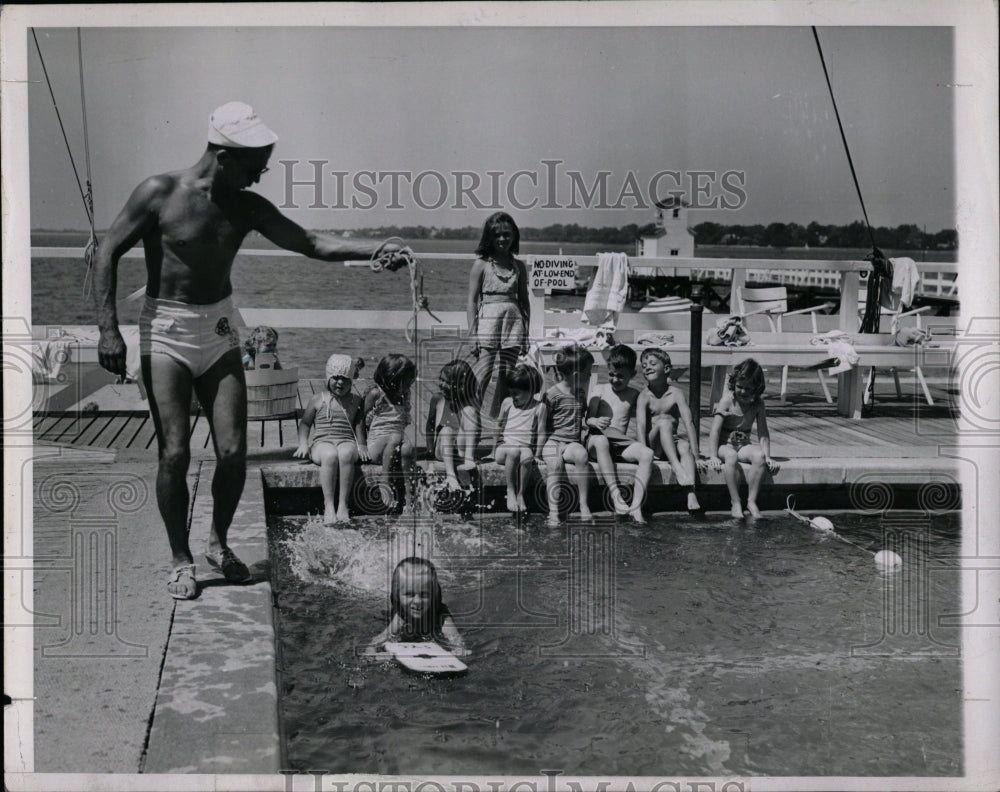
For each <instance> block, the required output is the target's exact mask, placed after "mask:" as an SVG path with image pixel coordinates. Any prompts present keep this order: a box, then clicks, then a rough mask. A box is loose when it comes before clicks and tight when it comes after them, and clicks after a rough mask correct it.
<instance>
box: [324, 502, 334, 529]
mask: <svg viewBox="0 0 1000 792" xmlns="http://www.w3.org/2000/svg"><path fill="white" fill-rule="evenodd" d="M335 522H337V510H336V508H335V507H334V505H333V504H332V503H329V504H327V505H326V506H324V507H323V525H333V524H334V523H335Z"/></svg>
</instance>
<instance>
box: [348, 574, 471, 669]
mask: <svg viewBox="0 0 1000 792" xmlns="http://www.w3.org/2000/svg"><path fill="white" fill-rule="evenodd" d="M390 641H401V642H411V641H435V642H437V643H440V644H441V645H442V646H443V647H444V648H445V649H447V650H448V651H449V652H451V653H452V654H454V655H457V656H459V657H464V656H467V655H469V654H471V653H470V652H469V650H468V649H466V648H465V642H464V641H463V640H462V636H461V635H460V634H459V632H458V628H457V627H456V626H455V621H454V619H452V617H451V613H450V612H449V610H448V606H447V605H445V604H444V602H443V601H442V596H441V584H440V583H439V582H438V576H437V570H436V569H435V568H434V564H432V563H431V562H430V561H428V560H427V559H426V558H418V557H417V556H410V557H409V558H404V559H403V560H402V561H400V562H399V563H398V564H397V565H396V568H395V569H394V570H393V572H392V584H391V588H390V592H389V623H388V624H387V625H386V627H385V629H384V630H382V632H380V633H379V634H378V635H376V636H375V637H374V638H372V640H371V641H370V642H369V643H368V646H367V647H366V648H365V654H375V653H377V652H381V651H384V649H385V644H386V643H388V642H390Z"/></svg>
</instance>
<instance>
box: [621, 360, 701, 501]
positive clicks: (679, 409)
mask: <svg viewBox="0 0 1000 792" xmlns="http://www.w3.org/2000/svg"><path fill="white" fill-rule="evenodd" d="M640 362H641V364H642V373H643V374H644V375H645V377H646V388H645V389H644V390H643V391H642V393H640V394H639V403H638V406H637V412H638V418H637V419H636V424H637V426H638V432H639V437H640V438H641V439H642V440H643V442H647V443H648V444H649V447H650V448H652V449H653V452H654V453H658V454H659V455H660V456H661V458H665V459H666V460H667V461H668V462H670V467H671V468H673V471H674V475H675V476H676V477H677V483H678V484H680V485H681V486H682V487H684V488H685V489H686V490H687V508H688V511H690V512H697V511H701V504H700V503H699V502H698V496H697V495H696V494H695V482H696V481H697V472H698V471H697V463H696V460H697V458H698V431H697V430H696V429H695V427H694V419H693V418H692V417H691V410H690V408H689V407H688V403H687V399H685V398H684V391H682V390H681V389H680V388H678V387H676V386H674V385H672V384H671V383H670V368H671V366H670V355H668V354H667V353H666V352H664V351H663V350H662V349H656V348H652V349H644V350H643V351H642V357H641V358H640ZM681 424H684V430H685V432H686V433H687V439H685V438H683V437H675V432H676V431H677V428H678V427H679V426H680V425H681Z"/></svg>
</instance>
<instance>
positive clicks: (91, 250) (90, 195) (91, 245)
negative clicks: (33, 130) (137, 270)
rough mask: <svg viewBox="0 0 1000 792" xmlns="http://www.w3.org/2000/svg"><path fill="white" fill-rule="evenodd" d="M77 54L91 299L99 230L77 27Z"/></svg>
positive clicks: (86, 292)
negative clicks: (96, 222)
mask: <svg viewBox="0 0 1000 792" xmlns="http://www.w3.org/2000/svg"><path fill="white" fill-rule="evenodd" d="M76 54H77V59H78V62H79V68H80V109H81V110H82V113H83V151H84V158H85V162H86V165H87V195H86V197H85V198H84V200H85V201H86V203H87V217H88V218H89V219H90V239H88V240H87V247H85V248H84V250H83V260H84V261H85V262H86V264H87V273H86V274H85V275H84V276H83V296H84V299H89V298H90V296H91V294H90V293H89V289H88V287H92V286H93V281H92V277H93V273H94V260H95V259H96V258H97V246H98V242H97V230H96V229H95V228H94V217H95V213H94V185H93V181H92V174H91V169H90V135H89V133H88V129H87V94H86V92H85V91H84V87H83V39H82V38H81V35H80V28H77V29H76Z"/></svg>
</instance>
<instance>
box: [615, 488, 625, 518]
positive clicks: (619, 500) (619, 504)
mask: <svg viewBox="0 0 1000 792" xmlns="http://www.w3.org/2000/svg"><path fill="white" fill-rule="evenodd" d="M611 502H612V503H613V504H614V507H615V514H618V515H622V514H628V513H629V508H628V504H627V503H626V502H625V499H624V498H623V497H622V494H621V492H620V491H619V490H617V489H616V490H614V491H613V492H612V493H611Z"/></svg>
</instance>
